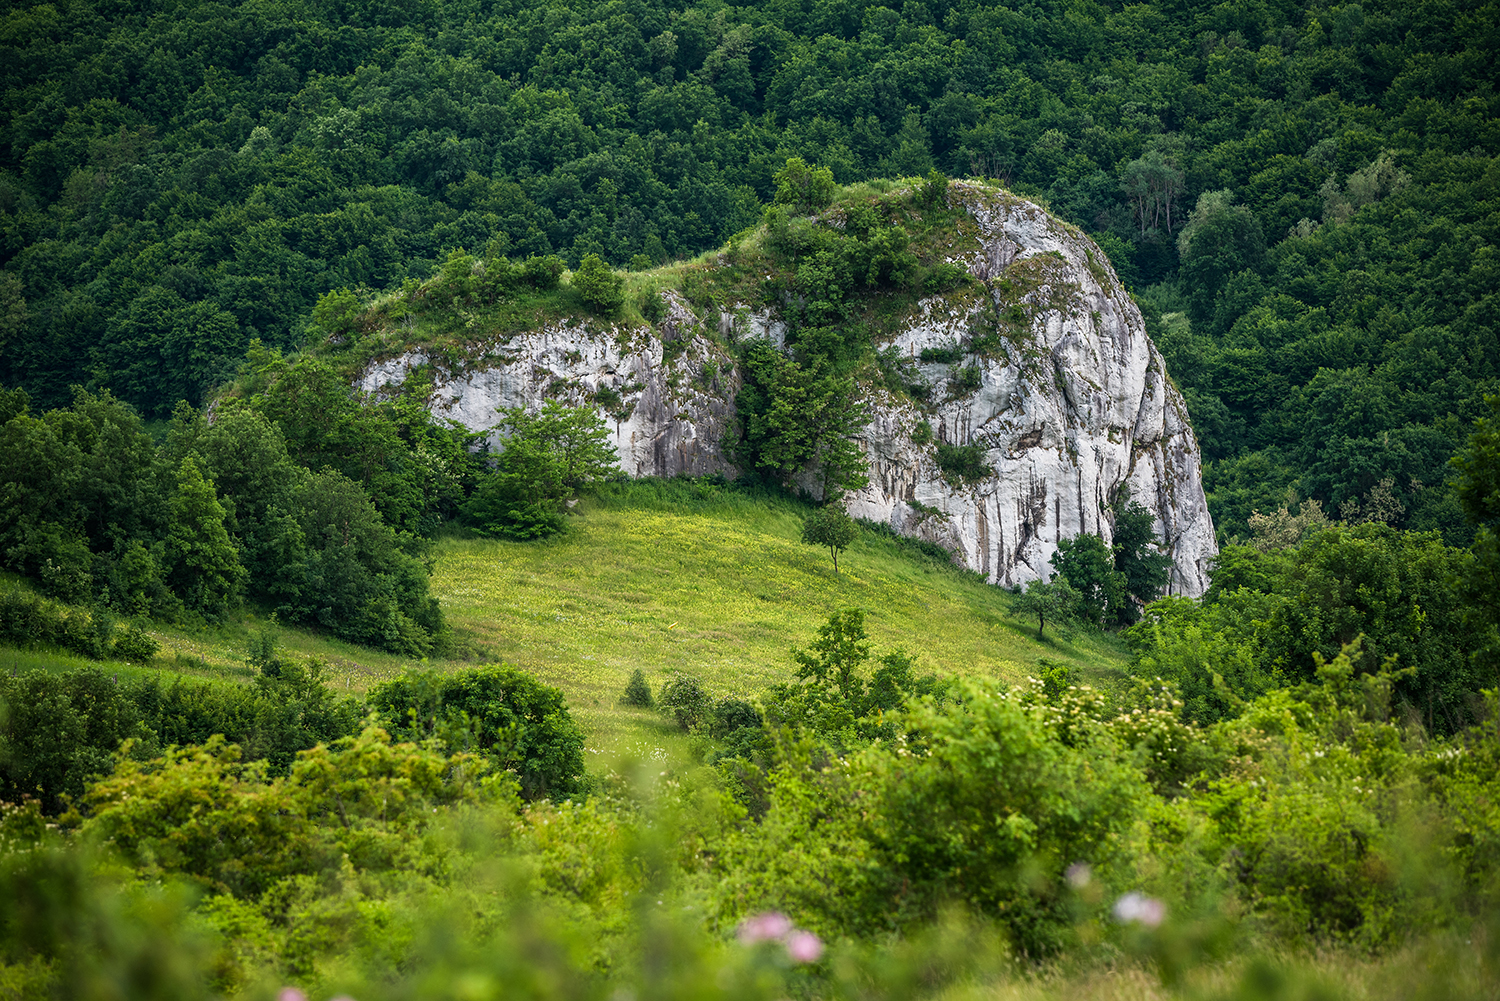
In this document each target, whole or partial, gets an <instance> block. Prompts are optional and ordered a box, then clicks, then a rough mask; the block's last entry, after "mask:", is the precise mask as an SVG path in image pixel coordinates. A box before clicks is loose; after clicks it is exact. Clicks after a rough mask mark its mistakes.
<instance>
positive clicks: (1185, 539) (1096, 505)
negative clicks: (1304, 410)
mask: <svg viewBox="0 0 1500 1001" xmlns="http://www.w3.org/2000/svg"><path fill="white" fill-rule="evenodd" d="M789 169H790V165H789ZM777 211H778V212H779V213H780V214H771V215H768V217H767V219H768V221H767V223H765V224H763V225H762V226H761V227H760V228H759V229H757V230H754V231H752V232H749V233H747V234H742V235H741V237H739V238H737V239H736V240H735V241H734V242H732V243H731V244H730V245H729V246H727V247H725V248H724V250H723V251H722V252H721V253H719V254H716V255H712V256H711V257H709V258H706V259H703V260H700V261H698V262H694V263H691V264H687V265H679V266H676V267H673V268H668V269H662V270H660V271H656V272H649V273H646V274H643V275H638V276H632V280H633V283H634V287H635V290H636V291H635V298H634V303H635V304H636V305H638V307H639V309H640V311H641V313H644V314H646V315H650V316H654V317H655V320H654V322H651V321H648V320H646V319H645V318H644V317H642V316H641V315H639V314H637V313H635V311H634V310H630V309H627V310H625V311H623V312H619V313H615V312H612V311H609V310H601V311H599V312H598V314H597V315H595V314H591V313H589V312H588V311H587V310H583V311H576V312H572V313H570V312H569V311H568V310H566V309H558V308H555V307H554V310H553V311H551V312H550V313H549V311H548V310H546V309H539V310H536V311H534V312H530V313H527V312H522V311H521V310H520V309H518V306H519V301H518V300H517V298H516V297H515V296H513V295H510V294H509V293H508V292H507V291H505V290H501V291H499V292H497V293H492V294H491V297H490V302H489V303H483V302H481V301H479V300H482V299H483V298H484V296H482V295H477V294H475V293H474V292H473V291H470V290H469V288H471V287H473V286H475V285H476V284H482V283H483V282H484V281H485V280H486V276H487V275H488V274H489V270H487V269H490V270H492V269H496V268H504V267H508V266H509V265H507V264H505V263H504V262H502V261H473V262H472V267H473V274H474V275H477V276H478V278H477V279H475V278H467V277H466V276H464V275H463V274H461V273H460V272H463V270H464V268H465V265H464V263H463V259H455V260H454V261H451V262H450V267H448V268H445V269H444V275H443V276H441V277H440V278H439V279H437V280H435V281H434V282H432V283H429V284H428V285H426V286H422V287H419V288H412V289H409V290H406V291H404V292H403V293H402V294H401V295H399V296H395V297H387V298H386V299H383V300H380V301H378V302H377V303H376V305H375V306H374V308H373V309H370V310H368V311H367V312H366V313H365V315H364V317H363V318H362V319H361V321H360V327H361V328H362V329H363V330H364V331H365V332H364V333H363V334H361V335H359V336H358V337H354V338H351V342H350V343H347V344H345V343H343V341H342V338H340V342H341V343H340V345H339V346H338V347H337V348H336V350H337V351H338V352H339V353H342V354H343V356H344V359H345V361H344V364H345V366H346V368H348V369H349V370H351V372H352V374H353V378H354V381H356V383H357V384H358V385H359V386H361V388H363V389H364V390H366V391H368V392H374V393H379V392H397V391H403V392H411V391H412V390H413V386H414V385H417V386H420V389H421V391H422V392H424V393H426V394H427V398H428V405H429V406H430V407H431V408H432V410H433V412H434V413H436V414H438V415H440V416H444V417H448V418H451V419H455V420H458V421H460V422H461V423H463V424H464V425H465V426H467V427H468V428H470V429H472V430H482V429H485V428H488V427H489V426H491V425H492V424H493V423H494V421H495V420H496V414H495V411H496V409H497V408H500V407H514V406H535V405H536V404H538V403H539V402H540V401H541V400H543V399H547V398H557V399H562V400H563V401H565V402H567V403H569V404H571V405H590V406H594V407H596V408H598V409H599V411H600V412H601V414H603V415H605V416H607V417H608V419H609V422H610V424H611V425H612V428H613V431H614V443H615V445H616V447H617V448H618V450H619V454H620V465H621V468H623V469H624V470H625V471H626V472H628V473H630V474H632V475H656V476H671V475H675V474H679V473H690V474H703V473H710V472H730V473H734V472H746V471H749V470H750V469H751V468H753V466H752V465H751V464H750V463H747V461H746V458H745V456H744V455H743V454H742V452H743V450H742V449H741V448H740V440H739V433H740V426H741V425H743V423H744V421H743V420H742V419H741V420H738V421H737V419H736V416H737V410H740V411H742V410H743V407H742V406H741V404H742V400H743V392H742V391H743V390H745V388H746V386H747V385H752V386H754V387H755V391H756V392H757V393H760V394H762V395H764V393H765V392H773V393H774V392H776V391H777V390H776V389H775V388H767V387H768V385H769V383H768V379H769V380H770V381H771V382H775V381H776V379H780V378H781V377H782V376H781V375H776V376H775V377H774V378H772V377H768V376H767V375H766V374H765V373H764V371H759V372H758V371H756V370H755V365H756V363H755V362H754V361H753V359H752V358H751V355H752V354H753V353H754V351H755V348H754V345H755V344H757V343H758V344H761V345H764V346H765V347H767V348H770V349H772V350H774V351H775V352H777V353H779V355H780V356H781V357H783V358H785V359H786V360H787V361H789V362H791V363H792V364H793V365H798V366H800V367H801V368H800V370H801V371H806V372H808V373H817V372H822V371H825V370H832V371H833V372H835V373H838V372H840V371H841V370H843V371H848V372H849V373H850V375H851V377H852V378H854V379H855V380H856V381H857V385H858V396H859V404H860V406H862V407H863V413H862V423H863V430H862V431H860V432H858V433H856V434H855V435H854V444H855V445H856V446H857V447H858V448H859V449H860V450H861V451H862V452H863V454H864V457H865V459H866V460H867V462H868V464H869V472H870V476H869V483H868V486H867V487H864V488H860V489H855V490H853V491H852V492H851V494H850V498H849V507H850V510H851V511H852V512H853V513H855V514H857V515H860V516H863V517H868V518H871V519H873V520H878V521H881V522H883V523H885V524H888V525H889V526H890V527H891V528H892V529H893V530H894V531H896V532H898V533H900V534H903V535H909V536H914V537H918V538H923V539H926V540H929V541H932V542H935V543H937V544H939V545H941V546H943V547H944V548H946V549H948V550H949V551H951V552H953V553H954V554H955V556H956V557H957V558H958V559H959V560H960V561H961V562H962V563H963V564H964V565H966V566H968V567H969V568H970V569H973V570H976V571H978V572H980V573H981V574H983V575H984V576H985V577H986V578H987V579H988V580H990V581H991V582H993V583H999V584H1005V585H1011V584H1019V583H1025V582H1026V581H1031V580H1036V579H1038V578H1045V577H1048V576H1050V574H1051V572H1052V571H1051V567H1050V565H1049V562H1048V561H1049V558H1050V557H1051V555H1052V554H1053V553H1054V552H1055V551H1056V549H1057V545H1058V543H1059V542H1060V541H1061V540H1063V539H1067V538H1071V537H1073V536H1075V535H1078V534H1081V533H1085V532H1089V533H1097V534H1099V535H1102V536H1103V537H1104V538H1105V540H1106V541H1108V540H1109V539H1110V538H1111V536H1112V531H1113V518H1114V510H1115V508H1116V507H1117V506H1118V505H1119V503H1120V501H1121V499H1122V498H1123V497H1124V496H1125V495H1126V494H1127V493H1128V495H1129V496H1130V497H1131V498H1133V499H1135V500H1137V501H1139V502H1140V503H1143V504H1144V505H1145V506H1146V507H1147V508H1148V509H1150V511H1151V512H1152V514H1153V515H1154V516H1155V518H1156V530H1157V534H1158V537H1159V539H1160V540H1161V542H1162V545H1163V546H1164V548H1165V549H1166V550H1167V551H1168V552H1169V553H1170V554H1171V556H1172V557H1173V559H1174V561H1175V564H1176V566H1175V570H1174V571H1173V579H1172V590H1173V591H1174V592H1175V593H1185V594H1200V593H1202V591H1203V589H1204V588H1205V587H1206V586H1207V581H1208V563H1209V560H1210V559H1211V558H1212V556H1213V555H1214V554H1215V553H1216V552H1217V548H1216V546H1215V543H1214V532H1213V523H1212V520H1211V518H1210V517H1209V514H1208V508H1207V504H1206V502H1205V500H1204V496H1203V486H1202V479H1201V474H1200V470H1199V449H1198V443H1197V440H1196V438H1195V437H1194V435H1193V431H1192V429H1191V427H1190V425H1189V423H1188V415H1187V410H1186V407H1185V405H1184V404H1183V401H1182V398H1181V396H1180V394H1179V393H1178V391H1177V389H1176V387H1175V386H1174V385H1173V384H1172V382H1171V380H1170V378H1169V376H1168V374H1167V371H1166V366H1165V364H1164V362H1163V361H1162V358H1161V355H1160V354H1159V352H1158V351H1157V350H1156V348H1155V346H1154V345H1153V344H1152V343H1151V341H1150V338H1149V337H1148V336H1147V334H1146V330H1145V324H1144V321H1143V320H1142V318H1141V314H1140V311H1139V310H1138V309H1137V308H1136V306H1135V304H1134V303H1133V302H1132V301H1131V298H1130V296H1129V295H1128V294H1127V293H1126V292H1125V290H1124V288H1123V287H1122V286H1121V285H1120V282H1119V279H1118V278H1117V277H1116V275H1115V274H1114V272H1113V270H1112V269H1111V268H1110V265H1109V262H1108V258H1107V257H1106V256H1105V255H1104V253H1103V252H1102V251H1100V250H1099V248H1098V247H1096V246H1095V245H1094V244H1093V243H1092V242H1091V241H1090V240H1089V239H1088V238H1087V237H1086V236H1085V235H1084V234H1083V233H1082V232H1081V231H1079V230H1078V229H1077V228H1076V227H1072V226H1069V225H1067V224H1066V223H1063V222H1061V221H1060V220H1057V219H1055V218H1054V217H1052V216H1050V215H1049V214H1048V213H1046V212H1045V211H1044V210H1043V209H1042V208H1040V207H1038V206H1036V205H1034V204H1032V203H1030V202H1027V201H1025V200H1023V199H1020V198H1017V197H1015V196H1013V195H1011V194H1010V193H1008V192H1006V191H1005V190H1004V189H1001V188H998V187H995V186H991V185H985V184H979V183H972V182H954V183H952V184H951V185H950V184H946V183H944V185H943V186H942V187H941V188H940V189H936V190H929V189H928V188H927V187H926V185H925V183H910V182H908V183H895V182H881V183H879V184H870V185H860V186H856V187H853V188H849V189H844V190H843V191H842V192H840V193H839V194H838V196H837V197H833V196H832V195H831V194H830V197H829V201H828V202H827V203H825V204H822V205H788V206H786V207H785V208H784V209H780V210H777ZM464 281H467V283H468V287H466V288H465V289H463V290H462V291H460V284H461V283H462V282H464ZM439 304H440V305H439ZM485 305H489V306H490V309H488V310H487V309H485V308H484V307H485ZM424 310H425V311H426V312H427V319H426V321H425V322H420V321H418V320H417V319H416V317H414V315H413V314H421V313H422V312H423V311H424ZM760 357H761V358H762V359H765V358H766V357H768V356H767V354H766V352H765V351H764V350H762V351H761V353H760ZM747 363H748V367H747ZM759 364H760V365H761V366H762V368H764V367H765V366H766V365H767V364H771V363H768V362H765V361H761V362H760V363H759ZM775 365H782V366H783V367H782V369H781V370H780V371H782V372H783V373H784V372H787V371H793V370H792V369H788V368H786V367H785V365H784V364H783V363H780V362H777V363H775ZM773 367H774V365H773ZM807 400H808V401H810V400H811V397H807ZM803 405H804V404H802V403H798V404H790V403H789V404H788V406H789V407H791V408H792V409H796V408H797V407H800V406H803ZM805 405H806V406H808V407H811V406H812V404H811V403H810V402H807V403H806V404H805ZM741 416H742V414H741ZM799 433H802V432H799ZM806 433H807V434H808V435H813V434H815V432H812V431H807V432H806ZM790 468H792V467H787V469H790ZM821 468H822V467H820V466H819V462H818V460H816V459H813V460H808V461H806V462H805V464H803V465H802V466H800V467H799V468H798V469H797V471H796V474H795V476H794V477H793V479H794V480H795V482H796V483H797V484H799V485H800V486H802V487H803V488H805V489H807V490H808V491H809V492H811V493H813V494H814V495H818V494H820V493H821V489H822V484H821V482H820V477H821ZM787 469H783V470H781V471H780V475H786V473H787Z"/></svg>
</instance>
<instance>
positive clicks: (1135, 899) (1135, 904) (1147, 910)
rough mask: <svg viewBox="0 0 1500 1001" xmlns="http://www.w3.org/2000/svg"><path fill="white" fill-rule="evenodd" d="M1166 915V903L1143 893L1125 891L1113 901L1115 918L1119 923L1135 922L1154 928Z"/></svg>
mask: <svg viewBox="0 0 1500 1001" xmlns="http://www.w3.org/2000/svg"><path fill="white" fill-rule="evenodd" d="M1166 916H1167V905H1166V904H1164V903H1162V902H1161V901H1160V900H1157V899H1156V898H1155V897H1148V896H1146V895H1145V894H1144V893H1127V894H1125V896H1123V897H1121V898H1120V899H1119V900H1117V901H1115V920H1116V921H1119V922H1120V923H1121V924H1129V923H1130V922H1136V923H1138V924H1143V925H1145V926H1146V927H1147V928H1155V927H1156V926H1157V925H1159V924H1161V923H1162V921H1163V920H1164V919H1165V918H1166Z"/></svg>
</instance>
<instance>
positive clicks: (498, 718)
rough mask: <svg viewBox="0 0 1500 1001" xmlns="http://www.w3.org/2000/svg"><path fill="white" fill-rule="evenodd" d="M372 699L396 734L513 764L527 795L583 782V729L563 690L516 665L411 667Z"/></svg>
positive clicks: (577, 787)
mask: <svg viewBox="0 0 1500 1001" xmlns="http://www.w3.org/2000/svg"><path fill="white" fill-rule="evenodd" d="M370 705H371V706H372V707H373V708H375V709H376V710H377V711H378V712H379V713H380V715H381V717H382V718H383V719H384V720H385V721H386V723H387V725H388V726H389V727H390V729H391V732H392V733H393V734H395V735H396V736H399V737H403V738H406V739H423V738H428V737H434V738H437V739H438V740H439V741H441V742H442V743H443V744H444V745H445V746H446V747H448V748H449V750H450V752H456V751H473V752H475V753H478V754H481V755H483V756H484V757H485V758H487V759H489V760H490V761H492V762H493V763H494V764H495V765H496V766H497V767H499V768H501V769H509V770H512V771H514V772H515V773H516V778H517V780H518V781H519V782H520V785H521V794H522V795H523V796H525V797H526V798H527V799H536V798H539V797H542V796H550V797H552V798H553V799H562V798H565V797H567V796H570V795H574V794H576V793H578V792H580V791H582V789H583V732H582V731H581V730H580V729H579V728H578V724H577V723H575V722H574V721H573V716H572V714H571V713H570V712H569V711H568V705H567V702H566V701H565V700H564V698H563V694H562V692H561V691H560V690H559V689H556V688H553V687H552V686H551V685H544V684H542V683H541V682H540V681H538V680H536V678H534V677H532V676H531V675H529V674H527V673H525V672H524V671H520V670H518V669H516V668H514V667H510V666H508V665H506V664H494V665H491V666H489V667H478V668H472V669H470V670H467V671H459V672H457V673H455V674H449V675H439V674H435V673H432V672H424V671H412V672H408V673H407V674H405V675H403V676H402V677H400V678H397V679H396V680H394V681H390V682H387V683H386V684H384V685H381V686H380V687H379V688H376V689H375V690H374V691H373V692H371V693H370Z"/></svg>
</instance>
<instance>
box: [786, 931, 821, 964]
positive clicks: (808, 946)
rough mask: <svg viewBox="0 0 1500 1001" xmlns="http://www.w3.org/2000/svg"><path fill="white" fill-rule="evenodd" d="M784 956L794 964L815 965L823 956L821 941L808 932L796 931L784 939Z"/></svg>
mask: <svg viewBox="0 0 1500 1001" xmlns="http://www.w3.org/2000/svg"><path fill="white" fill-rule="evenodd" d="M786 954H787V955H788V956H790V957H792V962H794V963H816V962H817V961H818V958H819V957H820V956H822V955H823V941H822V939H820V938H818V936H816V935H814V934H813V933H812V932H810V931H802V930H800V929H798V930H797V931H794V932H792V933H791V934H790V935H788V936H787V937H786Z"/></svg>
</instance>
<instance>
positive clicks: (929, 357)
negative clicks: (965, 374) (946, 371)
mask: <svg viewBox="0 0 1500 1001" xmlns="http://www.w3.org/2000/svg"><path fill="white" fill-rule="evenodd" d="M963 356H964V349H963V348H961V347H959V346H958V345H957V344H948V345H944V346H943V347H939V348H923V349H922V353H921V354H920V355H919V356H918V357H920V358H921V359H922V362H923V363H924V364H929V363H938V364H943V365H947V364H949V363H951V362H956V361H958V360H959V359H960V358H962V357H963Z"/></svg>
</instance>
